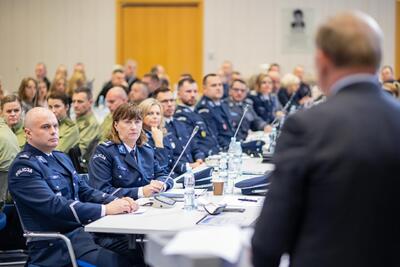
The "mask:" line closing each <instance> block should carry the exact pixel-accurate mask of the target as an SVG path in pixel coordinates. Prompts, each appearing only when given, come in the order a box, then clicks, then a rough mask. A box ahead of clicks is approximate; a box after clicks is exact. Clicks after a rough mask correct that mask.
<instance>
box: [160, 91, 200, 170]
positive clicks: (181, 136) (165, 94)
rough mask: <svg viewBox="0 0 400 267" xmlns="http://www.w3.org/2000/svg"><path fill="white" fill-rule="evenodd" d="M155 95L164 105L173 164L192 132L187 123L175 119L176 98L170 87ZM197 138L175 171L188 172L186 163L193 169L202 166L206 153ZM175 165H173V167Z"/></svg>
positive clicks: (190, 144)
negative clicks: (201, 148)
mask: <svg viewBox="0 0 400 267" xmlns="http://www.w3.org/2000/svg"><path fill="white" fill-rule="evenodd" d="M154 97H155V98H156V99H157V100H158V101H159V102H160V103H161V105H162V107H163V116H164V120H165V122H166V123H165V128H166V129H167V135H166V137H167V138H168V140H169V142H170V144H171V146H172V157H173V164H175V162H176V161H177V160H178V158H179V155H180V154H181V152H182V151H183V148H184V147H185V145H186V144H187V142H188V141H189V138H190V134H191V133H189V132H188V131H187V129H186V127H185V125H184V124H183V123H181V122H180V121H178V120H174V117H173V115H174V113H175V108H176V104H175V99H174V97H173V94H172V92H171V90H170V89H169V88H165V87H164V88H159V89H157V90H156V91H155V92H154ZM194 141H195V140H192V141H191V142H190V143H189V145H188V147H187V148H186V150H185V152H184V153H183V155H182V157H181V159H180V161H179V162H178V164H177V166H176V168H175V170H174V172H175V173H177V174H182V173H184V172H186V163H189V165H190V166H191V167H192V169H194V168H196V167H198V166H200V165H201V164H202V163H203V162H204V158H205V154H204V153H203V152H202V151H201V150H200V148H199V147H198V145H197V144H196V142H194ZM172 167H173V166H171V168H172Z"/></svg>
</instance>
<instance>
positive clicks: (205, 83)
mask: <svg viewBox="0 0 400 267" xmlns="http://www.w3.org/2000/svg"><path fill="white" fill-rule="evenodd" d="M217 76H218V75H217V74H215V73H209V74H207V75H206V76H204V77H203V85H207V80H208V77H217Z"/></svg>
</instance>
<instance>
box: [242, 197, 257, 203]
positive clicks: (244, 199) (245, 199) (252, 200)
mask: <svg viewBox="0 0 400 267" xmlns="http://www.w3.org/2000/svg"><path fill="white" fill-rule="evenodd" d="M238 200H240V201H249V202H257V200H256V199H248V198H238Z"/></svg>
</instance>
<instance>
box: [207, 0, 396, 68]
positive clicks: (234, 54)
mask: <svg viewBox="0 0 400 267" xmlns="http://www.w3.org/2000/svg"><path fill="white" fill-rule="evenodd" d="M285 8H302V9H306V8H310V9H313V10H314V15H315V23H318V22H320V21H321V20H323V19H324V18H326V16H329V15H331V14H334V13H335V12H337V11H341V10H346V9H359V10H362V11H364V12H367V13H369V14H370V15H372V16H373V17H374V18H375V19H376V20H377V21H378V23H379V24H380V26H381V27H382V29H383V31H384V34H385V42H384V64H389V65H393V64H394V50H395V46H394V43H395V39H394V38H395V32H394V25H395V0H381V1H377V0H279V1H278V0H247V1H245V0H206V1H205V9H204V13H205V19H204V22H205V27H204V32H205V39H204V42H205V44H204V70H205V72H211V71H216V69H217V67H216V66H219V65H220V64H221V63H222V62H223V61H224V60H225V59H230V60H231V61H233V63H234V67H235V69H237V70H241V71H242V72H243V73H244V74H249V73H253V72H255V71H258V70H259V65H260V64H262V63H270V62H274V61H277V62H279V63H281V64H282V66H283V72H287V71H291V70H292V68H293V67H294V66H295V65H296V64H298V63H301V64H303V65H305V67H306V69H308V70H309V71H311V70H312V68H313V57H312V53H290V54H288V53H283V52H282V46H283V44H282V38H281V28H282V19H283V18H282V9H285Z"/></svg>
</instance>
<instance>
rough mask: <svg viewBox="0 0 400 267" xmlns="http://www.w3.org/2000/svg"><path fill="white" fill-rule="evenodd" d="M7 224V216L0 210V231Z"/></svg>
mask: <svg viewBox="0 0 400 267" xmlns="http://www.w3.org/2000/svg"><path fill="white" fill-rule="evenodd" d="M6 224H7V216H6V214H5V213H4V212H2V211H0V231H1V230H3V228H4V227H6Z"/></svg>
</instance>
